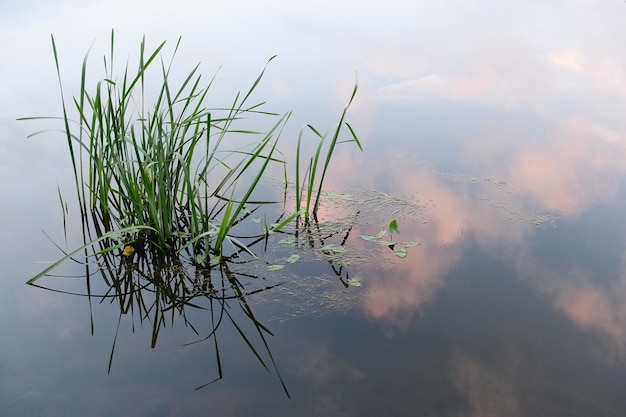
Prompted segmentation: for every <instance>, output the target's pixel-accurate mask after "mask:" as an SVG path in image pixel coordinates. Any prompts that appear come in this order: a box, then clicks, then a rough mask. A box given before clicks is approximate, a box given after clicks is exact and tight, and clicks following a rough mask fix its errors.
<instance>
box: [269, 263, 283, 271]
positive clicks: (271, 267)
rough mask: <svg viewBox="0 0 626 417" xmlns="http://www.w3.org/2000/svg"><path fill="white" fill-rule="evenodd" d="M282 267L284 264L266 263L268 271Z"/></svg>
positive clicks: (278, 269)
mask: <svg viewBox="0 0 626 417" xmlns="http://www.w3.org/2000/svg"><path fill="white" fill-rule="evenodd" d="M284 267H285V265H279V264H274V265H268V266H267V269H268V271H280V270H281V269H283V268H284Z"/></svg>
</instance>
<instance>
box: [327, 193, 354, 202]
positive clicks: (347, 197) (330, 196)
mask: <svg viewBox="0 0 626 417" xmlns="http://www.w3.org/2000/svg"><path fill="white" fill-rule="evenodd" d="M326 198H328V199H329V200H332V199H337V200H346V201H350V200H352V196H351V195H350V194H340V193H329V194H327V195H326Z"/></svg>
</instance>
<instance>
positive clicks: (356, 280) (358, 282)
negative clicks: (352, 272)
mask: <svg viewBox="0 0 626 417" xmlns="http://www.w3.org/2000/svg"><path fill="white" fill-rule="evenodd" d="M348 284H350V285H352V286H353V287H360V286H361V276H360V275H356V276H354V277H352V278H350V279H349V280H348Z"/></svg>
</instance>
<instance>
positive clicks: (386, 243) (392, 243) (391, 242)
mask: <svg viewBox="0 0 626 417" xmlns="http://www.w3.org/2000/svg"><path fill="white" fill-rule="evenodd" d="M378 243H379V244H381V245H385V246H393V245H395V244H397V243H398V242H394V241H393V240H381V241H380V242H378Z"/></svg>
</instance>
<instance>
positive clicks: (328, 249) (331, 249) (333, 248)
mask: <svg viewBox="0 0 626 417" xmlns="http://www.w3.org/2000/svg"><path fill="white" fill-rule="evenodd" d="M320 250H321V251H322V252H324V253H343V252H345V251H346V248H345V247H343V246H337V245H335V244H334V243H330V244H328V245H326V246H322V247H321V248H320Z"/></svg>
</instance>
